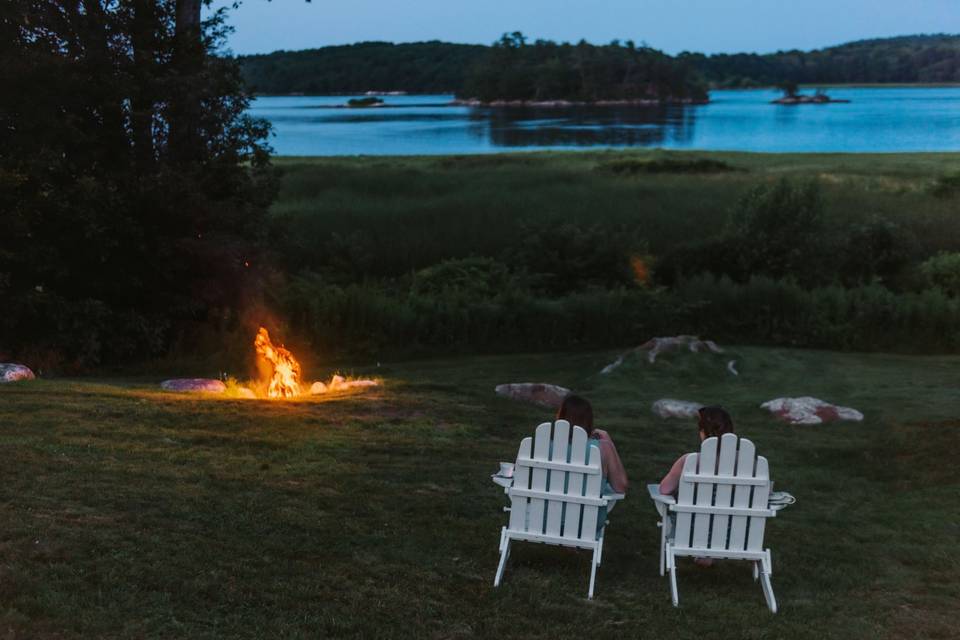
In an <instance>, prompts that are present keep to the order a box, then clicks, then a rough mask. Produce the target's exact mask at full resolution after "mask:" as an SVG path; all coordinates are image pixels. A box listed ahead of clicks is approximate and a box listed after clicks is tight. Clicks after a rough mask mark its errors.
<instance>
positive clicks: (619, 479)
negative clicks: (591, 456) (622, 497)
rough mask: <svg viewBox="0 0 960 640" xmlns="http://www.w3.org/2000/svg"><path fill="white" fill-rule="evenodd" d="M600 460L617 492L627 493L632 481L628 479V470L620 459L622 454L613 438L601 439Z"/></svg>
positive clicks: (604, 473) (605, 473)
mask: <svg viewBox="0 0 960 640" xmlns="http://www.w3.org/2000/svg"><path fill="white" fill-rule="evenodd" d="M600 461H601V465H602V466H603V475H605V476H607V482H609V483H610V486H611V487H612V488H613V490H614V491H616V492H617V493H626V492H627V487H628V486H629V485H630V481H629V480H627V470H626V469H624V468H623V462H622V461H621V460H620V454H618V453H617V447H616V446H615V445H614V444H613V440H610V439H609V438H608V439H605V440H600Z"/></svg>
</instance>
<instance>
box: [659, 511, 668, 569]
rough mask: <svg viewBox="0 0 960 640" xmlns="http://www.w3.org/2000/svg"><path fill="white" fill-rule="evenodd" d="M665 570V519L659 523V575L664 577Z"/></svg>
mask: <svg viewBox="0 0 960 640" xmlns="http://www.w3.org/2000/svg"><path fill="white" fill-rule="evenodd" d="M666 570H667V519H666V518H664V521H663V522H661V523H660V575H661V576H664V575H666Z"/></svg>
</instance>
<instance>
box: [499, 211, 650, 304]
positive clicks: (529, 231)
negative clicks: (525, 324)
mask: <svg viewBox="0 0 960 640" xmlns="http://www.w3.org/2000/svg"><path fill="white" fill-rule="evenodd" d="M521 237H522V239H521V240H520V242H519V244H518V246H516V247H514V248H513V249H510V250H508V251H507V252H506V253H505V256H504V257H505V260H506V261H507V262H509V263H510V264H511V266H512V267H514V268H515V269H517V270H519V271H526V272H528V273H530V274H531V276H533V284H534V286H535V287H536V288H537V289H539V290H540V291H543V292H548V293H552V294H556V295H564V294H567V293H570V292H572V291H577V290H580V289H584V288H589V287H605V288H611V287H620V286H631V285H633V284H634V283H635V280H636V279H635V276H636V274H635V273H634V269H633V267H632V265H631V258H632V257H634V256H637V255H641V254H645V253H646V251H645V247H644V244H643V243H642V242H640V241H639V240H637V239H636V237H635V232H631V231H628V230H626V229H623V228H610V227H604V226H600V225H593V226H590V227H581V226H579V225H576V224H572V223H565V224H561V225H543V226H537V227H530V226H524V227H523V229H522V230H521Z"/></svg>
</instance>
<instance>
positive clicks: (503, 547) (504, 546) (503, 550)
mask: <svg viewBox="0 0 960 640" xmlns="http://www.w3.org/2000/svg"><path fill="white" fill-rule="evenodd" d="M509 557H510V538H506V539H505V540H504V541H503V542H502V543H501V544H500V564H499V565H497V575H496V576H495V577H494V578H493V586H495V587H499V586H500V581H501V580H502V579H503V570H504V569H505V568H506V566H507V558H509Z"/></svg>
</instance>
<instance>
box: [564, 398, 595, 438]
mask: <svg viewBox="0 0 960 640" xmlns="http://www.w3.org/2000/svg"><path fill="white" fill-rule="evenodd" d="M557 420H566V421H567V422H569V423H570V424H571V425H574V426H577V427H582V428H583V430H584V431H586V432H587V435H588V436H589V435H590V434H591V433H593V406H592V405H591V404H590V401H589V400H587V399H586V398H584V397H582V396H578V395H574V394H572V393H571V394H570V395H568V396H567V397H566V398H564V399H563V402H562V403H561V404H560V409H559V410H558V411H557Z"/></svg>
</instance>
